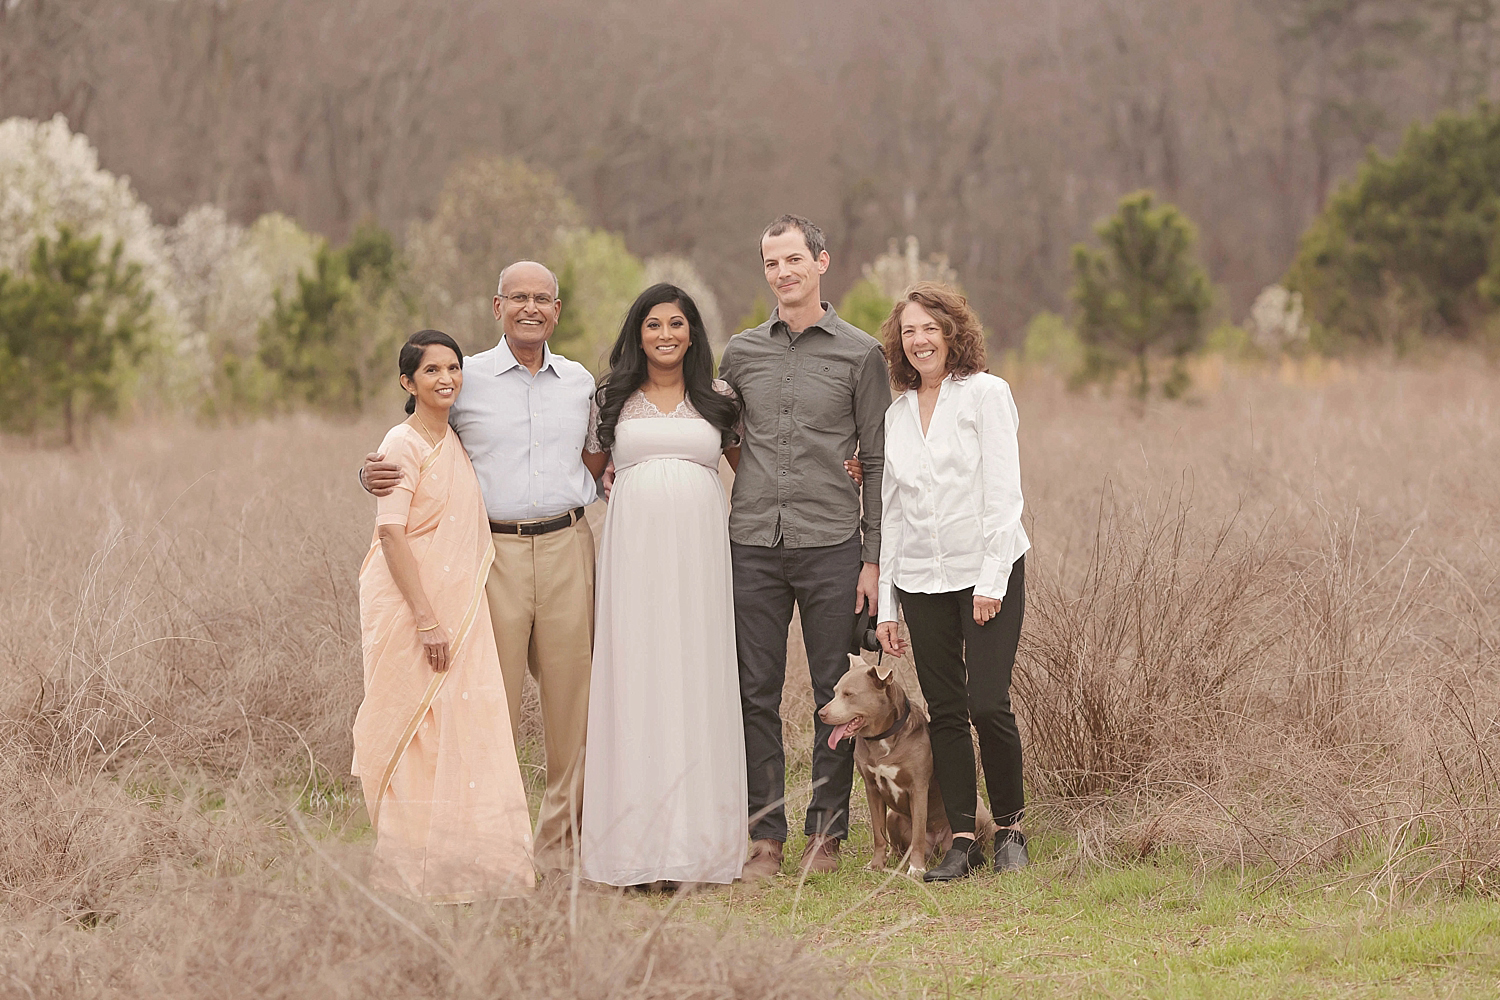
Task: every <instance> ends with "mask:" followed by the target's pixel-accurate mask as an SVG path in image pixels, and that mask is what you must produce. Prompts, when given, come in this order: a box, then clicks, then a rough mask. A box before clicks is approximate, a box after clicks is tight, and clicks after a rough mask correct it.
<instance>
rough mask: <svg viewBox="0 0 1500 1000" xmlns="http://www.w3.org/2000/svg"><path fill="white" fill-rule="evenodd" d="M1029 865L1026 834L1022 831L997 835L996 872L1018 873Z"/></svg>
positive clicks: (1005, 831)
mask: <svg viewBox="0 0 1500 1000" xmlns="http://www.w3.org/2000/svg"><path fill="white" fill-rule="evenodd" d="M1029 864H1031V855H1029V854H1028V853H1027V852H1026V834H1024V833H1022V832H1021V831H1020V830H1001V831H1000V832H999V833H997V834H995V871H997V872H1018V871H1020V870H1021V869H1022V868H1025V867H1026V866H1027V865H1029Z"/></svg>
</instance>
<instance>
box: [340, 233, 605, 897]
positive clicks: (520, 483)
mask: <svg viewBox="0 0 1500 1000" xmlns="http://www.w3.org/2000/svg"><path fill="white" fill-rule="evenodd" d="M557 292H558V287H557V278H556V276H555V275H553V273H552V272H551V271H549V270H548V269H547V268H545V267H543V266H542V265H541V264H537V263H534V262H532V261H520V262H518V263H515V264H512V265H510V266H509V267H507V268H506V269H505V270H504V271H502V272H501V273H500V288H499V293H498V294H497V295H496V296H495V301H494V310H495V319H496V320H498V321H499V322H500V325H501V328H502V330H503V331H504V335H503V336H502V337H501V339H500V342H499V343H498V344H496V345H495V346H494V347H493V348H491V349H490V350H488V351H484V352H482V353H480V354H475V355H472V356H470V357H469V358H468V359H466V361H465V363H464V386H463V390H462V391H461V392H460V393H459V397H458V400H457V401H456V402H455V403H454V404H453V410H452V414H451V417H450V420H451V422H452V424H453V429H454V430H455V431H457V432H458V436H459V439H460V440H461V441H462V442H463V445H464V450H465V451H467V452H468V453H469V460H470V461H471V462H472V463H473V465H474V471H475V473H476V474H478V476H479V485H480V489H481V490H482V491H483V493H484V503H485V508H486V509H487V510H488V512H489V518H490V531H491V535H492V538H493V540H494V543H495V561H494V564H493V566H492V567H491V569H490V577H489V580H488V581H487V582H486V585H485V596H486V598H487V599H488V602H489V606H490V621H491V623H492V624H493V625H494V630H495V645H496V646H497V647H498V648H499V652H500V667H501V670H502V671H503V672H504V675H505V690H506V695H507V696H508V698H509V700H510V717H511V729H512V731H513V732H515V733H519V732H520V720H521V690H522V685H523V683H524V681H525V673H526V670H527V669H528V668H529V669H530V671H531V675H532V676H533V677H535V678H536V680H537V685H538V688H539V690H540V692H541V708H542V725H543V729H544V743H545V749H546V757H547V791H546V793H545V794H544V796H543V798H542V807H541V814H540V815H539V816H538V818H537V830H536V859H537V865H538V867H539V868H541V869H543V870H547V869H552V868H565V867H568V865H569V858H570V856H571V853H572V842H573V837H574V833H575V832H576V831H577V830H578V824H579V819H580V817H579V809H580V807H581V804H582V801H583V795H582V783H583V753H584V737H585V734H586V730H587V727H588V705H589V672H590V665H591V656H592V645H593V631H594V629H593V622H594V535H593V532H592V531H590V529H589V526H588V522H587V521H585V520H584V518H583V508H584V507H585V506H587V505H588V504H590V503H592V502H593V501H594V499H595V488H594V479H593V477H592V476H591V475H590V474H589V472H588V470H587V469H586V468H584V465H583V442H584V438H585V436H586V435H587V433H588V423H589V412H590V401H591V400H592V398H593V395H594V377H593V376H592V375H591V374H589V371H588V369H586V368H584V367H583V366H582V365H580V364H578V363H577V362H576V361H569V360H568V359H567V358H564V357H562V356H561V355H559V354H554V353H553V352H552V350H551V349H550V348H548V346H547V338H548V337H550V336H551V335H552V331H553V330H555V329H556V328H557V319H558V316H559V315H560V313H561V309H562V303H561V301H560V300H559V299H558V296H557ZM399 476H400V470H399V469H398V468H397V467H396V466H394V465H390V464H387V463H384V462H382V461H380V456H370V459H367V460H366V464H365V467H364V470H363V472H362V479H363V481H364V483H365V484H366V488H367V489H368V490H369V491H370V492H371V493H374V494H375V495H376V496H382V495H384V494H385V493H388V492H389V491H390V490H391V489H392V488H394V487H395V484H396V483H397V482H398V481H399Z"/></svg>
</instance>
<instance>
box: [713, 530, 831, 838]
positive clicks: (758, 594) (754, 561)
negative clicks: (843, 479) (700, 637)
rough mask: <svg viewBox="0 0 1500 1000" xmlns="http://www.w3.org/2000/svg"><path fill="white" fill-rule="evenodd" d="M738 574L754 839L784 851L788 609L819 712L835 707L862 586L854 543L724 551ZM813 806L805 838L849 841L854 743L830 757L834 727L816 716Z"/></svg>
mask: <svg viewBox="0 0 1500 1000" xmlns="http://www.w3.org/2000/svg"><path fill="white" fill-rule="evenodd" d="M730 550H731V556H732V562H733V565H734V637H735V646H736V650H737V652H738V654H739V666H740V708H741V710H742V711H743V712H744V717H745V769H746V777H747V779H748V782H749V791H750V820H751V822H750V838H751V839H752V840H779V841H782V842H785V841H786V808H785V805H784V804H783V803H782V799H783V798H784V797H785V795H786V753H785V751H784V750H783V748H782V745H781V689H782V686H783V684H784V683H785V681H786V641H787V629H788V628H789V627H790V626H791V623H792V604H793V602H794V601H795V603H796V605H797V608H798V610H800V611H801V612H802V641H803V644H804V645H805V646H806V647H807V665H808V671H809V673H811V675H812V690H813V700H814V702H815V703H816V705H815V709H818V708H822V707H823V706H824V705H826V704H828V703H829V702H830V701H832V700H833V686H834V685H835V684H837V683H838V679H839V678H840V677H842V676H844V672H845V671H846V670H847V669H848V667H849V657H848V652H849V636H850V633H851V631H852V629H853V627H854V594H855V591H856V589H857V587H858V584H859V570H860V558H859V556H860V539H859V533H858V532H855V533H854V537H852V538H850V539H849V540H848V541H846V542H840V543H839V544H838V545H824V546H819V547H817V548H806V549H789V548H787V547H786V546H784V545H774V546H765V545H739V544H731V545H730ZM813 724H814V727H815V729H816V733H817V735H816V737H815V739H814V741H813V756H812V778H813V793H812V802H811V803H810V804H809V805H808V807H807V823H806V827H805V828H806V832H807V833H809V834H813V833H823V834H827V835H828V836H831V837H837V838H839V839H840V840H842V839H843V838H844V837H845V835H846V834H848V832H849V790H850V788H851V787H852V785H853V783H854V750H853V745H852V743H840V744H839V747H838V749H836V750H830V749H828V736H829V734H830V733H831V732H832V731H833V727H832V726H828V725H825V724H824V723H822V722H821V721H819V720H818V718H817V715H816V712H815V713H814V715H813Z"/></svg>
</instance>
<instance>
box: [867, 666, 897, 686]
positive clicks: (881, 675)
mask: <svg viewBox="0 0 1500 1000" xmlns="http://www.w3.org/2000/svg"><path fill="white" fill-rule="evenodd" d="M894 670H895V668H894V667H892V666H891V665H890V664H889V663H886V662H885V661H884V660H881V661H880V662H879V663H877V664H875V665H874V666H873V667H871V668H870V673H872V674H874V675H875V683H876V684H879V685H880V686H881V687H885V686H886V685H887V684H889V683H890V682H891V674H892V673H893V672H894Z"/></svg>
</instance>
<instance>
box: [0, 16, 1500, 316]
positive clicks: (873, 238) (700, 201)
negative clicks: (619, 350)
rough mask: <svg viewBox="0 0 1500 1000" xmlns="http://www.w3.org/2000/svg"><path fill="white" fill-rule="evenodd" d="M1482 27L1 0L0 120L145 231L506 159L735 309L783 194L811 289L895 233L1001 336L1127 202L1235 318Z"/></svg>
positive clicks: (1472, 95) (391, 213) (342, 231)
mask: <svg viewBox="0 0 1500 1000" xmlns="http://www.w3.org/2000/svg"><path fill="white" fill-rule="evenodd" d="M1497 33H1500V14H1497V11H1496V3H1495V0H1248V2H1245V0H1201V2H1200V0H1193V2H1189V0H1132V2H1131V3H1128V4H1125V3H1104V4H1100V3H1095V2H1088V0H1040V2H1038V0H993V2H989V3H972V2H963V0H937V2H934V3H930V4H923V5H920V6H919V7H913V6H912V5H910V4H908V3H905V2H902V0H870V2H867V3H860V4H850V5H844V4H821V5H808V4H804V3H798V2H795V0H766V2H765V3H762V4H755V5H744V4H734V3H729V2H727V0H709V2H703V0H640V2H633V3H628V4H618V3H598V2H597V0H503V2H499V3H494V2H488V0H486V2H480V0H362V2H360V3H358V4H355V3H352V2H350V0H333V2H329V3H323V4H316V5H307V4H304V3H295V2H292V0H181V2H177V3H170V4H164V3H158V2H155V0H72V2H70V3H67V4H62V3H57V2H54V0H11V2H9V3H5V4H0V118H4V117H8V116H13V115H18V116H24V117H28V118H31V119H35V120H46V119H48V118H50V117H51V116H52V115H53V114H54V113H59V112H60V113H62V114H64V115H66V116H67V119H68V121H69V122H70V124H71V126H72V127H73V129H74V130H75V131H78V132H82V133H84V134H87V135H88V136H89V137H90V138H91V139H92V140H93V141H94V142H95V143H96V144H97V146H98V148H99V149H100V151H101V154H102V156H103V158H104V162H105V163H106V165H108V166H109V168H110V169H111V170H113V171H114V172H115V173H117V174H120V175H126V176H129V177H130V178H131V179H132V182H133V183H134V185H135V187H136V189H137V190H138V191H139V192H140V194H141V196H142V198H143V199H144V201H145V202H146V203H147V204H149V205H150V206H151V207H152V209H153V211H154V212H155V213H156V215H157V217H158V218H160V219H161V220H163V221H165V222H167V223H175V222H176V221H177V220H178V219H180V218H181V217H182V216H183V215H185V214H186V213H187V212H189V211H191V210H192V209H193V208H194V207H196V206H198V205H201V204H213V205H216V206H219V207H221V208H222V209H223V210H224V211H225V212H226V213H227V214H228V216H229V218H230V219H231V220H232V221H234V222H236V223H237V224H240V225H249V224H251V223H252V222H253V221H254V220H255V219H257V218H260V217H261V216H263V215H265V214H267V213H270V212H280V213H282V214H284V215H286V216H288V217H290V218H294V219H296V220H298V222H299V223H300V224H301V225H303V226H305V227H306V228H308V229H309V230H311V231H313V232H316V233H318V234H320V235H322V236H324V237H326V238H328V239H331V240H333V241H334V242H342V241H344V240H347V239H348V238H349V237H350V236H351V235H352V234H353V232H354V231H355V229H356V228H358V226H359V225H360V224H361V223H362V222H364V221H367V220H374V221H375V222H377V223H378V224H380V225H381V226H383V227H384V228H386V229H387V230H389V231H390V232H392V233H394V234H396V235H397V236H398V240H399V241H404V240H405V237H406V234H407V232H408V228H409V226H410V225H411V224H412V223H413V222H414V221H424V220H430V219H431V218H433V217H434V216H435V215H437V214H439V213H441V211H442V210H443V209H442V205H441V197H442V194H441V193H442V190H443V184H444V180H445V179H446V178H447V177H448V176H449V175H450V174H451V172H452V171H453V169H454V168H455V167H456V166H457V165H458V164H460V163H461V162H463V161H464V160H466V159H467V158H468V157H470V156H471V155H474V154H481V155H499V156H502V157H506V158H513V159H518V160H520V161H523V162H525V163H526V164H528V165H530V166H532V167H535V168H538V169H541V170H544V171H547V172H549V173H551V174H552V175H554V176H556V177H557V178H558V179H559V180H560V181H561V183H562V185H563V186H564V188H565V189H566V190H567V191H568V192H570V194H571V196H572V197H573V198H574V199H575V201H576V203H577V205H578V207H579V209H580V210H581V212H582V218H583V221H584V222H586V223H587V224H588V225H590V226H592V227H594V228H597V229H599V230H601V231H607V232H612V233H615V234H618V235H619V237H620V238H621V239H622V240H623V242H624V244H625V246H626V247H628V248H629V249H630V251H631V252H632V253H633V254H635V255H636V256H638V257H640V258H642V259H645V258H650V257H659V256H668V255H670V256H674V257H679V258H682V259H686V260H687V261H689V262H690V263H691V264H692V265H693V266H694V267H695V269H696V270H697V271H698V272H699V273H701V274H702V275H703V277H704V279H705V280H706V281H707V282H708V284H709V286H710V287H712V288H713V289H714V290H715V292H716V293H717V295H718V297H719V298H720V300H722V302H723V303H724V308H725V311H726V313H727V314H729V315H733V316H737V315H740V314H742V313H744V312H745V311H747V310H748V309H750V308H751V307H752V306H753V305H754V302H755V297H756V296H757V294H759V289H758V285H757V280H758V273H757V271H756V268H755V267H754V256H753V254H754V241H755V236H756V234H757V233H758V232H759V230H760V227H761V226H763V225H764V224H765V222H766V221H768V220H769V219H770V218H773V217H774V216H776V215H777V214H779V213H781V212H782V211H787V210H791V211H796V212H799V213H802V214H806V215H808V216H810V217H812V218H814V219H816V220H818V221H819V222H820V223H821V224H822V225H823V227H824V228H825V230H826V231H827V232H829V233H830V235H831V237H832V246H831V250H832V252H833V269H832V273H831V274H830V277H829V284H830V287H831V288H832V290H833V291H834V293H835V294H836V295H837V296H839V297H842V295H843V294H844V293H845V292H846V291H847V290H848V289H849V288H850V287H852V286H853V285H854V284H855V283H856V282H858V281H859V280H860V278H861V266H862V265H863V264H864V263H866V262H869V261H870V260H872V259H874V258H875V257H876V256H877V255H879V254H880V253H882V252H883V251H884V249H885V248H886V245H887V241H888V240H889V239H891V238H893V237H894V238H898V239H904V237H905V236H906V235H908V234H911V235H915V236H917V237H918V239H919V240H920V242H921V245H922V246H923V247H924V248H926V249H928V250H931V251H934V252H939V253H942V254H944V255H945V256H946V257H947V258H948V260H949V261H950V263H951V266H952V267H953V268H954V270H955V271H956V273H957V274H958V276H959V277H960V279H961V280H962V282H963V284H964V287H965V288H966V289H968V291H969V293H970V295H971V296H972V298H973V299H974V301H975V303H976V304H977V305H978V306H979V308H980V309H981V311H982V313H983V315H984V316H985V317H986V318H987V321H988V322H989V324H990V326H991V328H992V330H993V331H994V333H995V335H996V336H997V338H998V339H999V340H1000V341H1001V342H1002V343H1008V344H1017V343H1019V341H1020V338H1021V336H1022V331H1023V330H1024V327H1025V325H1026V323H1027V322H1028V321H1029V320H1030V318H1031V317H1032V316H1034V315H1035V314H1036V313H1038V312H1039V311H1042V310H1053V311H1057V310H1059V309H1061V308H1063V306H1064V305H1065V304H1066V303H1067V301H1068V294H1069V287H1070V281H1071V277H1070V271H1071V254H1072V250H1071V248H1072V246H1073V245H1074V244H1075V243H1077V242H1078V241H1080V240H1084V239H1088V238H1089V237H1090V234H1091V231H1092V227H1093V225H1094V224H1095V222H1096V221H1097V220H1098V219H1100V218H1101V217H1104V216H1106V215H1108V214H1109V213H1110V212H1112V211H1113V210H1114V208H1115V206H1116V203H1117V201H1118V199H1119V198H1121V197H1123V196H1125V195H1127V194H1129V193H1130V192H1133V191H1137V190H1142V189H1150V190H1153V191H1155V192H1156V193H1157V196H1158V198H1159V199H1161V200H1164V201H1168V202H1171V203H1172V204H1175V205H1177V206H1179V207H1180V208H1181V209H1182V210H1183V211H1184V212H1185V213H1186V214H1187V215H1188V216H1190V217H1191V218H1193V219H1195V220H1197V221H1198V224H1199V240H1198V244H1197V246H1198V253H1199V255H1200V257H1201V259H1202V262H1203V265H1204V266H1205V268H1206V269H1207V271H1208V273H1209V274H1210V275H1211V276H1212V278H1213V280H1214V282H1215V284H1216V286H1217V287H1218V288H1219V289H1220V291H1221V294H1220V297H1219V299H1218V308H1219V309H1220V310H1221V311H1222V312H1223V313H1224V314H1225V315H1227V316H1228V317H1229V318H1232V319H1239V318H1241V317H1242V315H1243V314H1244V312H1245V310H1246V309H1248V308H1249V306H1250V305H1251V303H1252V302H1253V301H1254V299H1255V297H1256V296H1257V295H1258V293H1259V292H1260V291H1261V289H1263V288H1264V287H1265V286H1267V285H1268V284H1271V283H1272V282H1274V281H1276V280H1277V279H1278V278H1279V277H1280V276H1281V275H1283V274H1284V273H1285V272H1286V270H1287V267H1288V265H1289V263H1290V262H1291V260H1292V258H1293V257H1294V255H1295V254H1296V251H1297V247H1298V241H1299V239H1300V237H1301V234H1302V233H1303V231H1304V230H1305V229H1306V228H1307V226H1308V225H1309V224H1310V223H1311V221H1312V220H1313V219H1314V218H1315V217H1316V216H1317V215H1318V213H1319V212H1320V211H1321V210H1322V209H1323V207H1324V206H1325V203H1326V202H1327V200H1328V199H1329V198H1330V196H1331V195H1332V193H1333V191H1334V189H1335V187H1336V186H1337V183H1338V182H1339V181H1340V180H1341V179H1344V178H1347V177H1349V176H1350V175H1351V174H1352V172H1353V171H1354V170H1355V169H1356V168H1357V167H1358V164H1359V163H1360V162H1361V160H1362V158H1363V156H1364V155H1365V152H1366V150H1367V149H1368V148H1370V147H1372V146H1373V147H1375V148H1377V149H1379V150H1382V151H1384V152H1387V153H1389V152H1391V151H1393V150H1394V149H1395V148H1396V146H1397V145H1398V143H1399V141H1400V138H1401V135H1402V134H1403V132H1404V129H1405V128H1406V126H1407V125H1408V124H1409V123H1411V122H1413V121H1430V120H1432V119H1433V118H1434V117H1435V116H1436V115H1437V114H1438V113H1439V112H1440V111H1444V110H1456V111H1469V110H1472V108H1473V107H1474V106H1475V105H1476V103H1477V101H1479V100H1480V99H1482V98H1485V97H1494V96H1496V90H1497V87H1500V67H1497V64H1496V63H1497V59H1500V44H1497V42H1500V35H1497ZM540 249H542V248H538V251H537V252H540Z"/></svg>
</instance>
